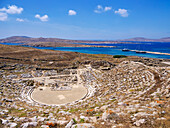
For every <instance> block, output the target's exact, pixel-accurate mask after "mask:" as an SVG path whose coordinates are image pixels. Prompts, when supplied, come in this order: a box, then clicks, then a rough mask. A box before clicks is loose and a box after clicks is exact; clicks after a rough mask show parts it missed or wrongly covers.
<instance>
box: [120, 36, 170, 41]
mask: <svg viewBox="0 0 170 128" xmlns="http://www.w3.org/2000/svg"><path fill="white" fill-rule="evenodd" d="M118 41H139V42H170V37H164V38H160V39H148V38H144V37H135V38H130V39H123V40H118Z"/></svg>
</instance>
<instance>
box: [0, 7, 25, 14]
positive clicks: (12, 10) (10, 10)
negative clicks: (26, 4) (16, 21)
mask: <svg viewBox="0 0 170 128" xmlns="http://www.w3.org/2000/svg"><path fill="white" fill-rule="evenodd" d="M23 10H24V9H23V8H21V7H17V6H16V5H11V6H10V5H9V6H8V8H5V7H4V8H1V9H0V11H4V12H6V13H8V14H21V13H22V11H23Z"/></svg>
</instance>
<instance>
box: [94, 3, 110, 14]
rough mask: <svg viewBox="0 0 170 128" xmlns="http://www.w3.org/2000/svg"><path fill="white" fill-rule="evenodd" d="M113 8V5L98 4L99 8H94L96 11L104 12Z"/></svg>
mask: <svg viewBox="0 0 170 128" xmlns="http://www.w3.org/2000/svg"><path fill="white" fill-rule="evenodd" d="M110 10H112V7H109V6H108V7H107V6H106V7H103V6H101V5H97V8H96V9H95V10H94V12H95V13H102V12H106V11H110Z"/></svg>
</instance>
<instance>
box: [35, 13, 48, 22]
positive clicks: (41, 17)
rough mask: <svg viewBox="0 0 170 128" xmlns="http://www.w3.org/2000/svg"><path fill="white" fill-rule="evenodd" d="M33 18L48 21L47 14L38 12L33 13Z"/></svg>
mask: <svg viewBox="0 0 170 128" xmlns="http://www.w3.org/2000/svg"><path fill="white" fill-rule="evenodd" d="M35 18H38V19H40V20H41V21H48V15H44V16H40V15H39V14H37V15H35Z"/></svg>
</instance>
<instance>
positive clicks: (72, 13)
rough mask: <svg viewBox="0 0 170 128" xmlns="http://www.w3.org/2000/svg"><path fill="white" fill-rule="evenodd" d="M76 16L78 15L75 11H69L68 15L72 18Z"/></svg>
mask: <svg viewBox="0 0 170 128" xmlns="http://www.w3.org/2000/svg"><path fill="white" fill-rule="evenodd" d="M76 14H77V12H76V11H74V10H69V11H68V15H70V16H72V15H76Z"/></svg>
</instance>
